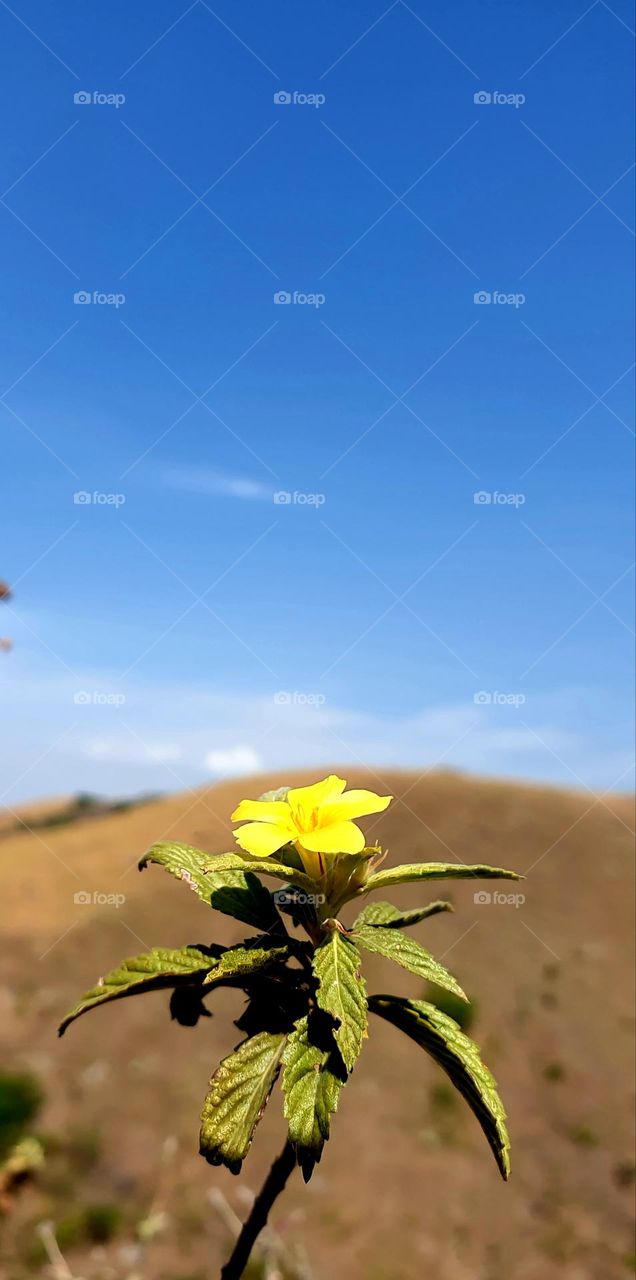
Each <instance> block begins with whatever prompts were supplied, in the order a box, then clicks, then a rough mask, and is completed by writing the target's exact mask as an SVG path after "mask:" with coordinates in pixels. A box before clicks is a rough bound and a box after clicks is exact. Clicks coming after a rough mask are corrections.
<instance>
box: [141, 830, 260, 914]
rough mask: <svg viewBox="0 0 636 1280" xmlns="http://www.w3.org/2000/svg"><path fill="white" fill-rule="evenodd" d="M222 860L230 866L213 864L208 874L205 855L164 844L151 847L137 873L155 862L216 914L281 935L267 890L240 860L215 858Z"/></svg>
mask: <svg viewBox="0 0 636 1280" xmlns="http://www.w3.org/2000/svg"><path fill="white" fill-rule="evenodd" d="M224 856H225V857H229V858H231V859H232V860H233V862H232V865H231V866H230V865H228V866H226V867H221V866H217V865H216V864H215V869H214V871H211V870H210V871H208V870H206V868H208V867H209V866H210V854H209V853H203V851H202V850H201V849H195V848H194V847H193V846H192V845H189V844H174V843H171V842H166V843H163V844H154V845H153V846H152V848H151V849H149V850H148V853H146V854H145V855H144V857H143V858H142V859H141V862H140V863H139V869H140V871H143V869H144V867H147V866H148V863H149V862H156V863H158V865H159V866H161V867H165V870H166V871H168V872H169V873H170V875H172V876H176V878H177V880H184V881H185V883H186V884H187V885H188V886H189V887H190V889H192V890H193V892H194V893H196V894H197V895H198V897H199V898H201V899H202V900H203V902H207V903H208V905H209V906H212V907H214V908H215V909H216V910H217V911H222V912H224V914H225V915H230V916H234V918H235V919H236V920H242V921H243V924H249V925H252V927H253V928H255V929H262V930H263V932H264V933H268V932H272V931H276V932H283V933H284V932H285V926H284V924H283V922H282V920H281V918H280V916H279V914H278V912H277V910H276V906H275V904H274V900H273V898H272V895H271V893H270V892H269V889H266V888H265V885H263V884H261V882H260V880H259V879H258V876H255V875H254V874H253V872H252V871H249V870H246V868H245V866H244V864H243V862H242V860H241V859H238V860H237V859H236V858H235V857H234V854H226V855H223V854H220V855H219V857H224Z"/></svg>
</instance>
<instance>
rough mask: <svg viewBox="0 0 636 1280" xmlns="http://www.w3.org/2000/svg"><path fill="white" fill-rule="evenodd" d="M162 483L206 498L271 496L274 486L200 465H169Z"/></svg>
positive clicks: (254, 499) (262, 500) (253, 499)
mask: <svg viewBox="0 0 636 1280" xmlns="http://www.w3.org/2000/svg"><path fill="white" fill-rule="evenodd" d="M162 480H163V483H164V484H165V485H166V486H167V487H168V488H169V489H176V490H178V491H180V492H182V493H200V494H202V495H203V496H204V497H208V498H243V499H246V500H247V501H252V502H253V501H260V502H267V501H270V502H271V500H272V495H273V490H272V488H271V485H270V486H269V487H268V486H267V485H265V484H262V483H261V481H260V480H252V479H251V478H250V477H249V476H228V475H224V474H223V473H222V472H220V471H209V470H205V468H199V467H171V468H170V470H168V471H164V473H163V476H162Z"/></svg>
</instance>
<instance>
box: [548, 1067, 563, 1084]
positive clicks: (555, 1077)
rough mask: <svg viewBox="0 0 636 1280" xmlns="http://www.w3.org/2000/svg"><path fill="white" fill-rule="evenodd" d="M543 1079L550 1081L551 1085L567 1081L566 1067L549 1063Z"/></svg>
mask: <svg viewBox="0 0 636 1280" xmlns="http://www.w3.org/2000/svg"><path fill="white" fill-rule="evenodd" d="M543 1079H544V1080H549V1081H550V1083H551V1084H557V1083H558V1082H559V1081H560V1080H565V1067H564V1066H563V1065H562V1064H561V1063H560V1062H548V1063H547V1064H546V1066H545V1067H544V1068H543Z"/></svg>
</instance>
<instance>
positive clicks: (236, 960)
mask: <svg viewBox="0 0 636 1280" xmlns="http://www.w3.org/2000/svg"><path fill="white" fill-rule="evenodd" d="M289 955H290V948H289V947H288V946H281V945H280V944H278V945H277V944H276V942H275V941H274V940H273V939H272V940H271V941H270V940H269V939H267V938H265V939H263V938H255V939H254V941H253V942H252V941H251V939H248V941H247V942H245V943H241V944H240V945H239V946H238V947H228V948H227V951H224V952H223V954H222V955H220V956H219V957H218V958H217V959H216V960H214V961H213V962H212V964H211V965H208V973H207V974H206V976H205V978H204V979H203V985H204V986H206V987H207V986H211V985H212V984H214V983H216V982H221V981H223V980H224V979H225V978H233V977H244V976H245V975H246V974H249V973H255V972H256V971H257V970H259V969H266V968H268V967H269V966H271V965H276V964H281V963H284V962H285V960H288V959H289Z"/></svg>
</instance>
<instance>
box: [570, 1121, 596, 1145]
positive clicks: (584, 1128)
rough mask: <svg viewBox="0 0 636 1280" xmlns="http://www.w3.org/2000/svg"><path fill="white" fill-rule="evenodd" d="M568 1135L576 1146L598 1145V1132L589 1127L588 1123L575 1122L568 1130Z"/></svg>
mask: <svg viewBox="0 0 636 1280" xmlns="http://www.w3.org/2000/svg"><path fill="white" fill-rule="evenodd" d="M569 1137H570V1138H571V1140H572V1142H575V1143H576V1145H577V1147H598V1145H599V1137H598V1134H596V1133H595V1132H594V1130H593V1129H590V1126H589V1124H575V1125H573V1126H572V1128H571V1129H570V1131H569Z"/></svg>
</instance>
